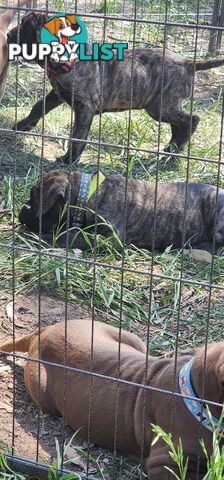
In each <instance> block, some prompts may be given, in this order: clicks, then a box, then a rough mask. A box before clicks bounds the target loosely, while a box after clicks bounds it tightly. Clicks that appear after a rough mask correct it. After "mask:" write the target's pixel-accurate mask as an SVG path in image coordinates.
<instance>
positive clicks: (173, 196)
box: [19, 170, 224, 251]
mask: <svg viewBox="0 0 224 480" xmlns="http://www.w3.org/2000/svg"><path fill="white" fill-rule="evenodd" d="M80 179H81V173H80V172H73V173H71V174H69V173H67V172H63V171H60V170H55V171H52V172H50V173H48V174H46V175H44V177H43V202H42V214H43V215H42V232H43V233H51V232H52V231H53V230H54V229H55V228H56V227H57V226H58V225H59V218H60V211H62V210H63V209H64V206H65V203H66V199H67V198H68V192H69V191H70V193H71V198H70V204H71V205H72V206H75V205H76V203H77V197H78V192H79V186H80ZM185 189H186V186H185V183H167V184H159V185H158V186H157V208H156V217H155V184H154V183H150V182H146V181H143V180H134V179H131V180H129V181H128V188H127V199H126V200H127V204H126V212H127V219H126V229H125V230H124V210H125V178H124V177H121V176H120V175H109V176H108V177H106V178H105V180H104V182H103V183H102V184H101V185H100V187H99V188H98V191H97V205H98V207H97V212H98V214H99V215H100V218H99V226H98V233H100V234H102V235H105V236H111V234H112V232H111V229H110V228H109V227H108V226H107V225H106V223H105V224H103V222H102V218H104V219H105V220H106V221H107V222H108V223H109V224H110V225H112V226H113V229H114V230H115V232H116V233H117V235H118V237H119V238H120V240H121V241H122V240H123V239H124V238H125V241H126V244H133V245H135V246H136V247H139V248H146V249H149V250H151V249H152V248H153V246H154V248H155V249H156V250H157V251H163V250H164V249H165V248H166V247H168V246H169V245H172V246H173V248H179V247H181V245H182V236H183V231H184V207H185ZM216 194H217V189H216V187H215V186H213V185H207V184H203V183H189V185H188V193H187V202H186V212H185V213H186V215H185V241H187V240H191V244H192V246H194V247H195V248H206V249H207V250H211V249H212V239H213V233H214V229H215V240H216V243H217V246H218V245H224V190H222V189H219V194H218V202H217V215H216V214H215V211H216ZM87 207H88V208H87V211H86V213H85V216H84V220H83V227H92V228H90V229H89V230H90V231H91V230H92V232H93V231H94V224H95V214H94V210H95V208H96V206H95V198H94V195H93V196H92V197H91V198H90V199H89V200H88V202H87ZM39 211H40V182H38V183H37V185H36V186H34V187H33V188H32V189H31V193H30V201H29V205H27V206H24V207H23V208H22V210H21V212H20V217H19V218H20V221H21V223H24V224H25V225H27V226H28V227H29V228H30V229H31V230H33V231H36V232H39ZM74 212H75V210H74V208H72V207H71V208H70V227H72V224H73V218H74ZM66 218H67V216H66V214H65V218H64V220H63V221H65V224H66ZM215 219H216V224H215ZM63 221H62V223H63ZM154 229H155V238H154ZM75 233H76V232H75ZM70 234H71V240H72V239H73V237H74V230H71V232H70ZM64 240H65V239H63V238H62V239H61V245H62V246H63V241H64ZM74 246H76V247H77V248H81V249H84V248H86V247H87V244H86V243H85V242H84V240H83V238H82V235H81V234H80V235H79V236H78V237H77V235H76V240H75V243H74Z"/></svg>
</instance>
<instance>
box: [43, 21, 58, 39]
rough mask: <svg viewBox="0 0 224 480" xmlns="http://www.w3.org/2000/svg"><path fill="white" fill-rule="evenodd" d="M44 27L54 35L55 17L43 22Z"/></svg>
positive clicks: (55, 27) (55, 29) (55, 28)
mask: <svg viewBox="0 0 224 480" xmlns="http://www.w3.org/2000/svg"><path fill="white" fill-rule="evenodd" d="M44 28H46V29H47V30H48V31H49V32H50V33H51V35H55V34H56V33H57V25H56V18H52V20H49V21H48V22H45V23H44Z"/></svg>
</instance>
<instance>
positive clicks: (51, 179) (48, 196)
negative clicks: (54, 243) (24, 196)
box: [19, 170, 71, 233]
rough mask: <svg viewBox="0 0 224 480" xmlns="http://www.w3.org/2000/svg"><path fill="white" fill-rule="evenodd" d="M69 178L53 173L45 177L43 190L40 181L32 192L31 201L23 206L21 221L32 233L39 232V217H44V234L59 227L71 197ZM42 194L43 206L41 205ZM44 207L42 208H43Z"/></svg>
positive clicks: (60, 173) (57, 172) (58, 172)
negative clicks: (62, 214)
mask: <svg viewBox="0 0 224 480" xmlns="http://www.w3.org/2000/svg"><path fill="white" fill-rule="evenodd" d="M70 188H71V187H70V182H69V177H68V174H67V173H66V172H62V171H59V170H55V171H52V172H50V173H48V174H47V175H44V177H43V188H41V182H40V181H39V182H38V183H37V185H35V186H34V187H33V188H32V189H31V191H30V200H29V202H28V204H27V205H25V206H23V207H22V209H21V211H20V214H19V220H20V222H21V223H23V224H25V225H26V226H27V227H28V228H30V229H31V230H32V231H35V232H38V231H39V215H40V212H41V215H42V222H41V223H42V232H43V233H52V231H53V230H54V229H55V228H57V227H58V225H59V222H60V220H62V222H63V219H61V213H62V211H63V208H64V206H65V204H66V201H67V199H68V197H69V192H70ZM41 193H42V205H41ZM41 206H42V208H41Z"/></svg>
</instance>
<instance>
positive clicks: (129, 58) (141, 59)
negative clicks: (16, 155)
mask: <svg viewBox="0 0 224 480" xmlns="http://www.w3.org/2000/svg"><path fill="white" fill-rule="evenodd" d="M45 21H46V16H45V15H44V14H40V13H34V12H32V13H30V14H28V15H26V16H25V17H24V18H23V19H22V22H21V25H20V27H19V35H20V44H23V43H26V44H28V45H30V44H32V43H40V31H41V28H42V26H43V24H44V22H45ZM17 30H18V29H17V27H16V28H14V29H13V30H11V31H10V32H9V35H8V41H9V43H15V42H17V34H18V32H17ZM88 49H89V51H88V53H91V45H89V46H88ZM37 61H38V60H37ZM38 63H40V64H41V62H38ZM132 64H133V65H132ZM223 64H224V59H223V58H222V59H212V60H199V61H196V64H195V65H194V63H193V61H192V60H190V59H187V58H183V57H181V56H180V55H177V54H176V53H174V52H171V51H170V50H167V49H165V50H164V49H163V48H136V49H135V50H134V51H132V50H129V51H127V52H126V53H125V58H124V60H123V61H117V60H116V59H114V60H112V61H101V62H98V61H78V62H75V65H74V67H73V68H72V69H71V70H70V71H69V72H68V73H64V72H63V73H60V69H58V64H54V63H53V62H51V64H50V65H49V66H50V68H49V69H48V76H49V80H50V82H51V85H52V87H53V90H51V92H50V93H49V94H48V95H47V97H46V105H45V112H46V113H48V112H50V111H51V110H52V109H53V108H55V107H57V106H58V105H60V104H61V103H62V102H66V103H68V105H70V106H71V107H72V108H74V111H75V123H74V128H73V138H76V139H82V140H86V139H87V137H88V133H89V129H90V127H91V124H92V120H93V117H94V115H96V114H98V113H100V111H102V112H121V111H124V110H127V109H129V108H133V109H143V108H144V109H145V110H146V112H147V113H148V114H149V115H150V116H151V117H152V118H153V119H154V120H157V121H158V120H161V121H162V122H166V123H169V124H170V126H171V131H172V136H171V139H170V142H169V145H168V147H167V149H166V150H168V151H171V150H172V151H173V150H176V151H180V150H182V149H183V147H184V145H185V144H186V143H187V142H188V140H189V139H190V136H191V134H192V133H194V131H195V130H196V127H197V124H198V122H199V116H198V115H192V118H191V117H190V114H189V113H187V112H185V111H183V109H182V102H183V100H184V99H185V98H187V97H188V96H189V95H190V91H191V86H192V81H193V76H194V69H195V70H196V71H198V70H205V69H209V68H214V67H218V66H220V65H223ZM132 66H133V77H132V74H131V71H132ZM132 82H133V84H132ZM101 85H102V91H101ZM132 87H133V88H132ZM131 90H132V95H131ZM162 90H163V94H162ZM72 91H73V92H74V101H73V100H72ZM43 111H44V110H43V100H40V101H39V102H37V103H36V105H34V107H33V109H32V110H31V112H30V114H29V116H28V117H27V118H25V119H24V120H22V121H21V122H19V123H18V125H17V128H18V129H19V130H30V129H31V128H32V127H33V126H35V125H36V124H37V122H38V121H39V119H40V118H41V117H42V115H43ZM85 145H86V143H85V142H82V143H81V142H79V141H75V142H72V146H71V150H70V151H68V152H67V153H66V154H65V155H64V157H63V161H64V162H65V163H69V162H70V160H72V161H75V160H77V159H78V157H79V156H80V155H81V153H82V151H83V150H84V148H85Z"/></svg>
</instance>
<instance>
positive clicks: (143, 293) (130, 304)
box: [0, 0, 224, 480]
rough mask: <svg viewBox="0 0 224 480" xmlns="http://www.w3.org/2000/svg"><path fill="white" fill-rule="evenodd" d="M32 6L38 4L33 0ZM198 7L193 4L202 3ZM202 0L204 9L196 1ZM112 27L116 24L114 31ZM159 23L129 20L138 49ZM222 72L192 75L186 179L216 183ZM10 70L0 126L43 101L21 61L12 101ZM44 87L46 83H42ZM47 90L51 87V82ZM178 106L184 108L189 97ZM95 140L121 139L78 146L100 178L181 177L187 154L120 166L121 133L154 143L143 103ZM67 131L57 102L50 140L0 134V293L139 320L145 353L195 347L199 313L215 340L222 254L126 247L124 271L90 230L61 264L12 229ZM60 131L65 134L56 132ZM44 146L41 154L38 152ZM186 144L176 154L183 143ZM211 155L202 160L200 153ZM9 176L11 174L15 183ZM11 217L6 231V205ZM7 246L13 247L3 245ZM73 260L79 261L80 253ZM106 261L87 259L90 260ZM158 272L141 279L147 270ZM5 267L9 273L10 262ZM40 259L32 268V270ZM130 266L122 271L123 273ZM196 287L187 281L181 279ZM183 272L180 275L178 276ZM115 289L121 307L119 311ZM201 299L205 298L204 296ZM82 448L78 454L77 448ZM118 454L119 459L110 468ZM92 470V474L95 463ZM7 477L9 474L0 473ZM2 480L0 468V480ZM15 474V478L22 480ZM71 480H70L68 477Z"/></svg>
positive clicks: (187, 13) (175, 40) (106, 122)
mask: <svg viewBox="0 0 224 480" xmlns="http://www.w3.org/2000/svg"><path fill="white" fill-rule="evenodd" d="M40 3H41V2H40ZM200 3H201V2H200ZM212 3H213V2H210V3H209V4H207V2H206V3H204V4H203V5H201V16H200V23H204V19H203V12H205V10H206V11H211V8H212ZM73 5H74V2H70V1H67V2H63V1H62V0H57V2H56V1H55V0H54V1H53V0H52V1H51V2H49V8H54V7H55V8H57V9H58V10H63V9H66V10H67V11H69V10H71V9H72V8H73ZM136 5H137V16H138V18H143V19H149V20H158V19H159V20H164V13H165V2H164V1H156V2H154V1H153V2H152V1H148V0H138V1H137V3H136ZM205 5H207V6H205ZM78 8H80V10H81V9H83V10H86V11H93V12H98V13H100V12H101V13H103V12H104V3H103V2H102V0H99V1H98V2H95V3H94V2H91V1H89V2H88V1H86V2H84V3H83V4H82V5H81V6H78ZM106 8H107V14H108V15H118V14H122V15H124V16H126V17H127V18H128V17H130V16H133V2H130V1H125V2H121V1H119V0H117V1H116V2H115V1H114V0H110V1H109V2H107V5H106ZM195 8H196V1H195V2H189V1H188V2H187V1H184V2H183V1H181V2H179V1H174V2H170V3H169V8H168V14H169V19H170V20H174V21H177V20H178V19H179V20H180V21H181V22H184V21H185V22H188V23H189V22H191V21H193V20H194V19H195V17H193V15H192V13H194V12H195ZM115 27H116V28H115ZM88 30H89V37H90V38H91V39H93V40H94V41H97V39H98V40H100V41H101V40H102V31H103V20H97V19H95V20H94V21H93V20H91V19H88ZM194 35H195V32H194V31H192V30H191V29H187V28H180V27H168V29H167V35H166V42H167V46H168V47H169V48H171V49H175V51H177V52H179V53H181V54H183V55H184V56H187V57H188V56H190V57H192V56H193V54H194V41H195V37H194ZM113 38H115V40H114V41H116V40H118V41H119V40H121V41H128V42H129V46H130V47H131V46H132V40H133V24H130V23H129V22H123V23H122V22H121V21H120V20H116V21H115V20H111V19H108V20H106V40H108V41H113ZM163 42H164V27H163V26H158V25H156V24H150V25H147V24H140V23H137V25H136V46H146V45H148V46H155V45H163ZM207 45H208V34H207V32H202V31H199V38H198V44H197V47H198V48H197V56H198V57H200V56H202V55H205V54H206V53H207ZM223 76H224V71H223V69H218V70H214V71H211V72H209V73H207V72H204V73H200V74H197V76H196V83H195V92H194V97H195V99H194V105H193V110H194V112H197V113H198V114H199V115H200V117H201V121H200V124H199V126H198V129H197V132H196V134H195V135H194V136H193V138H192V143H191V154H192V155H193V156H195V157H200V158H203V159H206V160H208V161H207V162H202V161H199V160H193V159H191V160H190V161H189V169H188V173H189V181H196V182H207V183H211V184H214V185H215V184H216V183H217V174H218V162H217V161H218V158H219V145H220V132H221V112H222V94H221V91H222V84H223ZM16 78H17V73H16V68H15V66H14V67H12V68H11V73H10V77H9V80H8V84H7V89H6V92H5V95H4V97H3V99H2V103H1V105H0V120H1V128H12V125H13V124H14V121H15V107H16V115H17V117H18V119H21V118H23V117H24V116H26V115H27V114H28V113H29V111H30V108H31V107H32V106H33V105H34V103H35V102H36V101H37V100H38V99H39V98H41V96H42V93H43V88H44V82H43V72H42V71H41V70H40V69H39V67H36V66H34V65H32V66H27V65H25V66H24V65H23V66H22V65H20V66H19V68H18V97H17V99H16V98H15V91H16ZM48 87H49V85H48ZM49 88H50V87H49ZM185 108H186V109H187V110H188V111H189V110H190V102H189V101H187V102H186V104H185ZM101 121H102V129H101V131H102V134H101V140H102V142H104V143H111V144H115V145H120V147H121V148H116V147H110V146H108V145H102V146H101V147H100V152H98V147H97V146H93V145H88V146H87V148H86V150H85V152H84V154H83V155H82V158H81V162H82V163H81V165H80V167H82V169H83V170H85V171H89V172H95V171H96V168H97V164H98V160H99V163H100V169H101V171H102V172H103V173H104V174H111V173H119V174H121V175H125V174H126V173H127V172H128V176H129V178H132V177H134V178H142V179H145V180H149V181H152V182H155V181H156V180H157V179H158V181H159V182H172V181H185V179H186V173H187V161H186V159H184V158H183V157H181V158H180V159H179V160H178V161H176V163H173V162H171V161H170V162H169V161H168V162H167V164H166V165H164V163H163V162H164V160H163V161H162V160H161V158H160V159H159V164H158V167H159V168H158V171H156V168H155V165H156V162H157V154H156V153H153V152H152V153H150V152H141V151H138V152H133V151H130V154H129V164H128V169H127V152H126V149H125V146H126V144H127V139H128V135H130V145H131V146H132V147H134V148H140V149H141V148H142V149H146V150H147V149H150V150H151V149H152V147H157V145H158V124H157V123H156V122H154V121H153V120H152V119H151V118H150V117H149V116H148V115H147V114H146V113H145V112H144V111H133V112H132V113H131V120H130V123H129V114H128V112H124V113H122V114H110V113H108V114H104V115H103V116H102V119H101ZM69 128H70V110H69V108H68V107H67V106H65V105H62V106H60V107H59V108H57V109H56V110H54V111H52V112H51V113H50V114H48V115H47V116H46V119H45V132H46V133H47V134H49V135H50V136H52V137H53V138H50V139H48V138H46V139H44V141H43V143H42V139H41V138H40V137H39V136H36V135H35V133H41V122H40V124H39V125H38V126H37V127H36V128H35V129H34V130H33V135H27V136H26V135H17V137H16V135H15V134H14V133H11V132H9V133H5V132H1V131H0V146H1V148H0V166H1V170H0V194H1V202H0V203H2V205H3V207H1V208H4V209H7V212H4V213H2V211H1V210H0V229H1V240H0V241H1V248H0V295H1V296H2V297H3V296H4V295H5V294H7V293H11V292H12V288H13V287H14V288H15V291H16V293H19V292H20V293H21V292H23V293H24V295H26V293H27V292H28V291H30V290H32V289H36V288H39V287H40V288H41V290H42V291H45V292H47V291H48V290H49V289H50V290H52V289H53V290H54V291H55V292H56V294H57V295H58V296H60V297H61V298H67V299H68V300H75V301H76V302H77V303H80V304H88V305H89V306H94V309H95V315H96V318H102V315H103V318H104V319H106V321H108V322H109V323H111V324H112V325H118V324H119V322H120V320H121V321H122V326H123V327H124V328H127V329H130V330H131V331H134V332H136V333H138V334H139V335H140V336H141V337H142V338H143V340H146V334H147V330H148V326H149V335H150V353H152V354H155V355H158V354H160V353H161V352H164V351H167V350H170V349H173V348H174V347H175V344H176V342H177V340H178V343H179V346H180V347H181V348H182V347H183V348H186V347H192V346H199V345H203V344H204V341H205V334H206V328H207V321H208V320H209V328H208V336H209V341H219V340H220V339H221V337H222V336H223V334H222V332H223V316H224V300H223V293H222V292H223V291H222V290H219V289H218V288H213V289H212V294H211V298H210V297H209V288H208V287H206V286H203V285H201V283H202V282H208V283H209V282H210V280H211V274H212V281H213V283H214V284H216V285H218V286H224V252H223V251H220V255H218V256H216V257H215V259H214V266H213V270H211V268H212V267H211V264H209V263H206V262H203V261H200V262H199V261H195V260H194V259H193V258H192V257H191V255H185V256H184V257H182V252H181V251H169V249H167V251H166V252H164V253H163V254H160V255H156V256H154V257H152V255H151V253H150V252H148V251H144V250H139V249H137V248H135V247H133V246H129V247H128V248H126V249H125V255H124V266H125V267H126V268H127V271H125V272H124V273H123V275H122V272H121V266H122V261H123V260H122V255H121V253H120V252H118V251H117V250H116V249H115V247H114V246H113V243H112V242H111V241H109V240H106V241H105V239H102V238H101V237H97V239H96V250H95V252H93V251H88V252H85V253H84V254H83V256H82V257H80V256H79V255H78V253H77V252H76V251H73V250H71V251H69V262H68V265H67V263H66V258H65V252H64V251H62V250H60V249H56V248H55V247H51V248H49V246H47V245H46V244H43V245H42V253H41V260H40V262H39V257H40V251H39V247H38V244H37V237H35V235H27V234H25V232H24V230H23V229H22V228H21V227H20V226H19V222H18V220H17V216H18V213H19V210H20V208H21V206H22V205H23V203H24V202H25V200H26V199H28V198H29V191H30V188H31V187H32V186H33V185H34V184H35V183H36V181H37V179H38V178H39V175H40V171H41V170H42V169H43V170H44V171H47V170H49V169H50V168H52V167H53V165H54V164H53V163H52V161H54V160H55V158H56V156H59V155H61V154H63V153H64V151H65V150H66V148H67V144H68V141H67V139H66V136H67V135H68V132H69ZM169 136H170V129H169V126H168V125H165V124H162V126H161V144H162V145H164V144H166V143H167V141H168V140H169ZM59 137H64V138H62V139H61V138H59ZM89 139H91V140H96V141H97V140H98V139H99V117H95V118H94V121H93V125H92V128H91V131H90V135H89ZM42 147H43V157H42V158H41V153H42ZM185 152H186V151H185ZM211 159H212V160H214V162H213V163H212V162H209V161H210V160H211ZM14 178H15V182H14V180H13V179H14ZM220 187H224V179H223V167H221V175H220ZM13 204H14V214H15V219H14V220H15V223H14V227H13V222H12V220H13V216H12V210H13ZM13 236H14V240H15V243H16V246H17V247H19V248H18V249H16V250H15V254H14V257H13V255H12V249H11V245H12V241H13ZM80 258H81V260H83V262H82V261H80ZM94 258H95V259H96V260H97V262H101V263H102V264H107V266H103V265H98V266H95V267H94V265H93V259H94ZM152 264H153V272H154V273H155V274H156V275H158V277H154V278H153V279H152V280H151V277H150V272H151V268H152ZM13 266H14V267H15V278H13V270H12V267H13ZM39 266H41V271H39ZM128 270H130V271H128ZM180 275H182V277H183V278H185V279H186V282H183V284H182V287H181V288H180V282H179V281H178V280H177V279H178V278H179V277H180ZM192 279H193V280H195V281H197V282H198V285H194V284H191V280H192ZM188 280H189V282H188ZM121 296H122V308H121ZM209 302H210V303H209ZM79 453H80V452H79ZM83 455H84V456H85V453H84V454H83ZM97 462H98V463H99V465H100V468H98V467H97V468H98V474H99V475H101V477H100V478H104V477H103V475H105V474H106V473H107V471H108V468H106V467H104V470H102V464H101V459H98V457H96V458H94V460H93V464H94V465H95V466H96V464H97ZM119 462H120V464H119ZM122 462H124V460H123V459H119V460H118V465H117V467H116V468H117V471H118V473H117V477H116V478H119V479H124V478H125V479H132V478H139V471H138V468H139V467H138V466H133V468H132V469H129V473H128V474H127V472H126V473H125V474H124V473H122V468H123V467H124V465H123V464H122ZM100 469H101V470H100ZM6 473H7V472H6ZM8 473H9V477H8V476H7V475H6V476H5V480H6V478H9V479H10V480H11V478H14V477H10V475H11V473H10V472H8ZM21 480H23V479H21ZM67 480H69V479H67Z"/></svg>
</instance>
